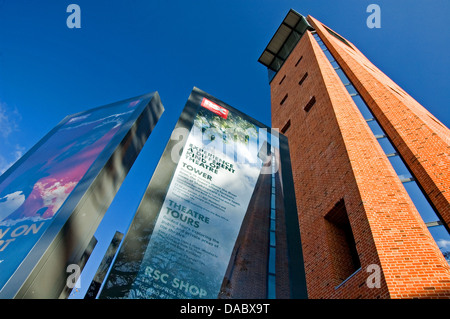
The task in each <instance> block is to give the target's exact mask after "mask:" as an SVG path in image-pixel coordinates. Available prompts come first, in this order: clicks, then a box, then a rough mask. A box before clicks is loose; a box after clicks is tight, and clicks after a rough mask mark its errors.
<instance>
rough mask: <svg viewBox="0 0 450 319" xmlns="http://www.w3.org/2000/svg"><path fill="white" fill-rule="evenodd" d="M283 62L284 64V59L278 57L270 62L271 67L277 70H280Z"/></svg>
mask: <svg viewBox="0 0 450 319" xmlns="http://www.w3.org/2000/svg"><path fill="white" fill-rule="evenodd" d="M282 64H283V60H281V59H280V58H278V57H276V58H275V59H273V62H272V63H271V64H270V68H271V69H273V70H275V71H278V70H279V69H280V68H281V65H282Z"/></svg>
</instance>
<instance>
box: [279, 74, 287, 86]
mask: <svg viewBox="0 0 450 319" xmlns="http://www.w3.org/2000/svg"><path fill="white" fill-rule="evenodd" d="M285 78H286V75H285V76H283V78H282V79H281V81H280V83H279V84H281V83H283V81H284V79H285Z"/></svg>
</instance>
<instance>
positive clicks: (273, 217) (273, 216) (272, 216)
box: [270, 209, 276, 219]
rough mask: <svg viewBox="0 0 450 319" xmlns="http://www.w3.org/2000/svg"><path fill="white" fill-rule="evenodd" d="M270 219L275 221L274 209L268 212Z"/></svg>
mask: <svg viewBox="0 0 450 319" xmlns="http://www.w3.org/2000/svg"><path fill="white" fill-rule="evenodd" d="M270 218H271V219H275V218H276V210H275V209H271V210H270Z"/></svg>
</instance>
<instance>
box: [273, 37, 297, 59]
mask: <svg viewBox="0 0 450 319" xmlns="http://www.w3.org/2000/svg"><path fill="white" fill-rule="evenodd" d="M299 39H300V35H299V34H298V33H297V32H296V31H293V32H291V34H290V35H289V37H288V39H287V40H286V42H285V43H284V45H283V47H282V48H281V50H280V52H279V53H278V55H279V56H280V57H281V58H282V59H286V58H287V57H288V55H289V54H290V53H291V51H292V49H293V48H294V47H295V45H296V44H297V42H298V40H299Z"/></svg>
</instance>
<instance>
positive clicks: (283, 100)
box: [280, 94, 288, 105]
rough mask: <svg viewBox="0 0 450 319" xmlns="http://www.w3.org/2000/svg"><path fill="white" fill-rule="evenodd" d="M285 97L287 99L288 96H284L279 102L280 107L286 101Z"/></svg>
mask: <svg viewBox="0 0 450 319" xmlns="http://www.w3.org/2000/svg"><path fill="white" fill-rule="evenodd" d="M287 97H288V95H287V94H286V95H285V96H284V98H283V99H282V100H281V102H280V105H283V103H284V102H285V101H286V99H287Z"/></svg>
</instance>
